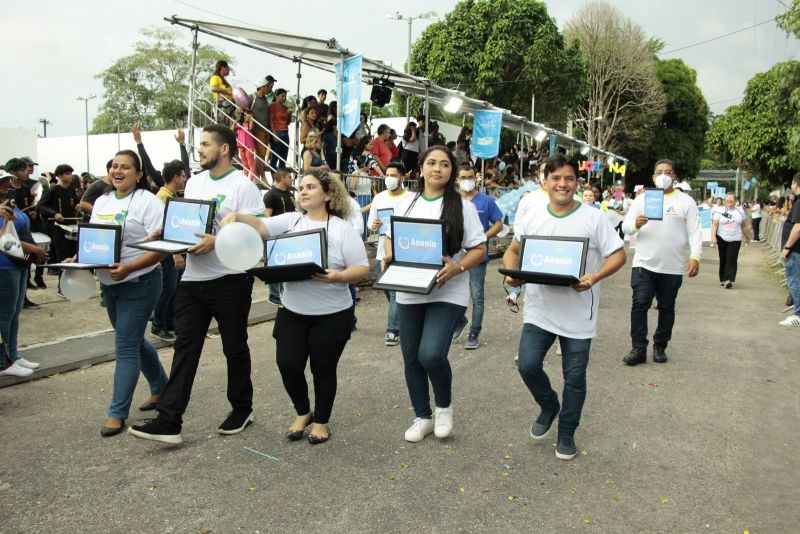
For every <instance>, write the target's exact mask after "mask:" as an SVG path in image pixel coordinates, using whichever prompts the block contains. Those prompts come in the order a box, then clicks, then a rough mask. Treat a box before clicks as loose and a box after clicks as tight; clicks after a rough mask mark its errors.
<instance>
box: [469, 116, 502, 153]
mask: <svg viewBox="0 0 800 534" xmlns="http://www.w3.org/2000/svg"><path fill="white" fill-rule="evenodd" d="M502 126H503V112H502V111H496V110H489V109H479V110H478V111H476V112H475V123H474V125H473V128H472V143H471V146H472V155H473V156H475V157H476V158H481V159H490V158H494V157H496V156H497V154H498V153H499V152H500V129H501V128H502Z"/></svg>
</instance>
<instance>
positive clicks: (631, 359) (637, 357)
mask: <svg viewBox="0 0 800 534" xmlns="http://www.w3.org/2000/svg"><path fill="white" fill-rule="evenodd" d="M622 361H623V362H625V364H627V365H639V364H640V363H647V349H637V348H636V347H634V348H632V349H631V351H630V352H629V353H628V355H627V356H625V357H624V358H622Z"/></svg>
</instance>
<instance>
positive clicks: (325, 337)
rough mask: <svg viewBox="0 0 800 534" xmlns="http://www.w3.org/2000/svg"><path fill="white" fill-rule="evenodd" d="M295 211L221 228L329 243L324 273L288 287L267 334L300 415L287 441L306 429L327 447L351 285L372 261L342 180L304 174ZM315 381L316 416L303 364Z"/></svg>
mask: <svg viewBox="0 0 800 534" xmlns="http://www.w3.org/2000/svg"><path fill="white" fill-rule="evenodd" d="M298 191H299V195H300V199H299V201H300V212H290V213H284V214H283V215H278V216H275V217H269V218H261V219H260V218H256V217H253V216H249V215H247V214H242V213H231V214H229V215H228V216H227V217H225V219H224V220H223V221H222V224H230V223H236V222H242V223H246V224H248V225H250V226H252V227H253V228H255V229H256V230H258V232H259V233H260V234H261V237H263V238H266V237H268V236H270V235H279V234H284V233H287V232H301V231H304V230H314V229H318V228H324V229H325V233H326V235H327V243H328V269H327V270H326V272H325V274H316V275H314V277H313V278H312V279H311V280H303V281H298V282H285V283H284V284H283V293H282V295H281V302H282V303H283V307H281V308H279V309H278V316H277V317H276V319H275V327H274V329H273V332H272V336H273V337H274V338H275V344H276V353H277V362H278V369H279V370H280V373H281V378H282V379H283V385H284V387H285V388H286V392H287V393H288V394H289V397H290V398H291V400H292V403H293V404H294V408H295V411H296V412H297V417H296V418H295V420H294V421H293V422H292V424H291V425H289V429H288V431H287V433H286V437H287V438H288V439H289V440H292V441H298V440H301V439H303V436H304V431H305V429H306V427H308V426H311V430H310V432H309V435H308V441H309V443H311V444H317V443H323V442H325V441H328V439H329V438H330V435H331V432H330V429H329V427H328V421H329V419H330V416H331V410H332V408H333V402H334V398H335V397H336V367H337V365H338V362H339V358H340V357H341V355H342V352H343V351H344V348H345V345H346V344H347V341H348V340H349V339H350V331H351V329H352V325H353V314H354V306H353V301H352V299H351V296H350V291H349V289H348V284H355V283H358V282H359V281H360V280H362V279H363V278H364V277H365V276H367V274H368V273H369V263H368V260H367V253H366V250H365V249H364V245H363V243H362V242H361V237H360V236H359V234H358V232H357V231H356V230H354V229H353V227H352V226H351V225H350V223H348V222H347V219H348V218H349V217H350V215H351V214H350V211H351V209H352V208H351V207H350V203H349V200H348V194H347V191H346V190H345V187H344V184H343V183H342V181H341V180H340V179H338V178H336V177H334V176H332V175H331V174H329V173H327V172H320V171H310V172H305V173H304V174H303V177H302V179H301V181H300V187H299V188H298ZM309 359H310V360H311V374H312V375H313V377H314V399H315V406H314V410H313V411H312V410H311V405H310V402H309V399H308V384H307V383H306V377H305V368H306V363H307V362H308V361H309Z"/></svg>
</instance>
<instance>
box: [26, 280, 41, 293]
mask: <svg viewBox="0 0 800 534" xmlns="http://www.w3.org/2000/svg"><path fill="white" fill-rule="evenodd" d="M26 287H27V288H28V289H29V290H31V291H36V290H37V289H39V288H38V287H36V286H35V285H33V282H31V280H30V278H29V279H28V283H27V285H26Z"/></svg>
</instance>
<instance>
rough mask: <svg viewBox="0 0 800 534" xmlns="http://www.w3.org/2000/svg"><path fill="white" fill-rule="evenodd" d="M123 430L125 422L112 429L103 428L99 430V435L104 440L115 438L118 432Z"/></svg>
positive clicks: (108, 427)
mask: <svg viewBox="0 0 800 534" xmlns="http://www.w3.org/2000/svg"><path fill="white" fill-rule="evenodd" d="M123 430H125V421H124V420H123V421H122V424H121V425H120V426H119V427H116V428H113V427H110V426H104V427H103V428H101V429H100V435H101V436H103V437H104V438H110V437H111V436H116V435H117V434H119V433H120V432H122V431H123Z"/></svg>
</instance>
